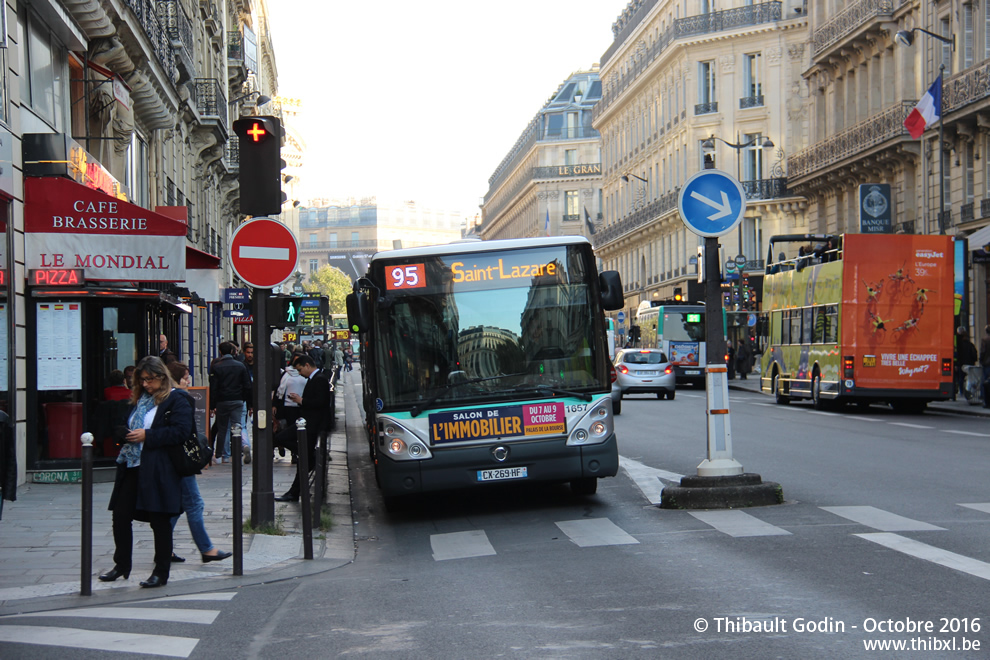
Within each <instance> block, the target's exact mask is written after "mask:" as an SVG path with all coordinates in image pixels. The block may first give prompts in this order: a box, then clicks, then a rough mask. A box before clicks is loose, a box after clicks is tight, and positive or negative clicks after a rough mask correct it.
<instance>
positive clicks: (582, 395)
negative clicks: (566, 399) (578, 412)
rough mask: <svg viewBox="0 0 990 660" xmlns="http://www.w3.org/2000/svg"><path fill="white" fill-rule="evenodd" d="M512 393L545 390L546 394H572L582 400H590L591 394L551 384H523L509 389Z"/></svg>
mask: <svg viewBox="0 0 990 660" xmlns="http://www.w3.org/2000/svg"><path fill="white" fill-rule="evenodd" d="M510 391H511V392H512V393H513V394H519V393H521V392H537V393H538V392H546V393H547V394H554V395H556V396H573V397H575V398H577V399H581V400H582V401H591V395H590V394H588V393H587V392H575V391H573V390H565V389H561V388H559V387H553V386H551V385H523V386H521V387H517V388H515V389H513V390H510Z"/></svg>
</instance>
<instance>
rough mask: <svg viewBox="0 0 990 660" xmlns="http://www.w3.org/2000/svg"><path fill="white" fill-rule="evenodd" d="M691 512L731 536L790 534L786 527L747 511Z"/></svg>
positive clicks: (690, 512)
mask: <svg viewBox="0 0 990 660" xmlns="http://www.w3.org/2000/svg"><path fill="white" fill-rule="evenodd" d="M688 513H689V514H691V515H692V516H694V517H695V518H697V519H698V520H700V521H701V522H703V523H705V524H706V525H711V526H712V527H714V528H715V529H717V530H718V531H720V532H722V533H723V534H728V535H729V536H736V537H740V536H790V535H791V533H790V532H788V531H787V530H786V529H781V528H780V527H777V526H775V525H771V524H770V523H768V522H763V521H762V520H760V519H759V518H757V517H755V516H751V515H750V514H748V513H746V512H745V511H738V510H728V511H688Z"/></svg>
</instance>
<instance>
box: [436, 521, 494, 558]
mask: <svg viewBox="0 0 990 660" xmlns="http://www.w3.org/2000/svg"><path fill="white" fill-rule="evenodd" d="M430 546H431V547H432V548H433V559H434V560H436V561H444V560H446V559H467V558H469V557H487V556H489V555H494V554H495V548H493V547H492V544H491V543H489V541H488V535H487V534H485V531H484V530H483V529H472V530H471V531H469V532H453V533H451V534H432V535H430Z"/></svg>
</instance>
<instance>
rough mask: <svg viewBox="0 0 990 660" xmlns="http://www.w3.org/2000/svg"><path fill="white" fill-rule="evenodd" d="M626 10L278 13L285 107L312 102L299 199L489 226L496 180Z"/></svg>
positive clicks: (587, 4)
mask: <svg viewBox="0 0 990 660" xmlns="http://www.w3.org/2000/svg"><path fill="white" fill-rule="evenodd" d="M627 2H628V0H570V1H568V2H561V1H558V0H498V2H491V3H481V2H469V1H465V0H423V1H421V2H411V1H410V0H401V1H400V0H371V1H364V0H268V11H269V27H270V29H271V35H272V42H273V44H274V49H275V62H276V66H277V69H278V93H279V94H280V95H282V96H290V97H296V98H299V99H301V100H302V103H303V106H302V107H303V115H302V117H301V118H300V121H299V130H300V132H301V133H302V136H303V139H304V141H305V143H306V152H305V155H304V163H305V164H304V169H303V172H302V177H301V180H302V181H303V183H304V185H305V187H304V188H303V189H302V190H301V191H298V194H297V195H296V196H297V197H301V198H303V199H304V200H305V199H311V198H315V197H327V198H331V199H334V198H335V199H346V198H349V197H355V198H360V197H363V196H372V195H374V196H377V197H378V199H379V201H383V202H384V201H407V200H415V201H416V202H417V203H418V204H420V205H422V206H425V207H427V208H431V209H437V210H447V211H455V212H459V213H461V214H462V215H463V216H464V217H468V216H474V215H475V214H478V213H480V209H479V208H478V207H479V204H480V203H481V199H482V197H484V195H485V193H486V192H487V191H488V178H489V177H490V176H491V175H492V173H493V172H494V171H495V168H496V167H497V166H498V164H499V163H500V162H501V161H502V159H503V158H505V156H506V155H507V154H508V153H509V150H510V149H511V148H512V146H513V145H514V144H515V142H516V140H517V139H518V138H519V136H520V135H521V134H522V132H523V130H524V129H525V128H526V125H527V124H528V123H529V121H530V120H531V119H532V118H533V116H534V115H536V113H537V112H538V111H539V110H540V108H542V107H543V105H544V103H546V101H547V99H548V98H549V97H550V96H551V95H552V94H553V93H554V92H555V91H556V90H557V87H558V86H559V85H560V83H562V82H563V81H564V80H565V79H566V78H567V77H568V76H569V75H570V74H571V73H573V72H574V71H579V70H587V69H589V68H590V67H591V65H592V64H593V63H596V62H598V61H599V59H600V58H601V55H602V53H604V52H605V50H606V49H607V48H608V47H609V46H610V45H611V43H612V24H613V23H614V22H615V20H616V18H617V17H618V16H619V14H620V13H621V12H622V10H623V9H624V8H625V6H626V4H627Z"/></svg>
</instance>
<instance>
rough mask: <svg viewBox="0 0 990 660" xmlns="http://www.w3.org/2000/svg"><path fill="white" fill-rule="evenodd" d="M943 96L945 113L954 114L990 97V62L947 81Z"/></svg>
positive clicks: (985, 62)
mask: <svg viewBox="0 0 990 660" xmlns="http://www.w3.org/2000/svg"><path fill="white" fill-rule="evenodd" d="M942 94H943V96H942V104H943V112H954V111H955V110H959V109H960V108H963V107H965V106H967V105H969V104H970V103H973V102H975V101H980V100H983V99H985V98H987V97H990V60H985V61H984V62H982V63H981V64H979V65H977V66H975V67H972V68H970V69H967V70H966V71H963V72H961V73H959V74H957V75H954V76H952V77H951V78H949V79H948V80H946V81H945V87H944V88H943V90H942Z"/></svg>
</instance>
